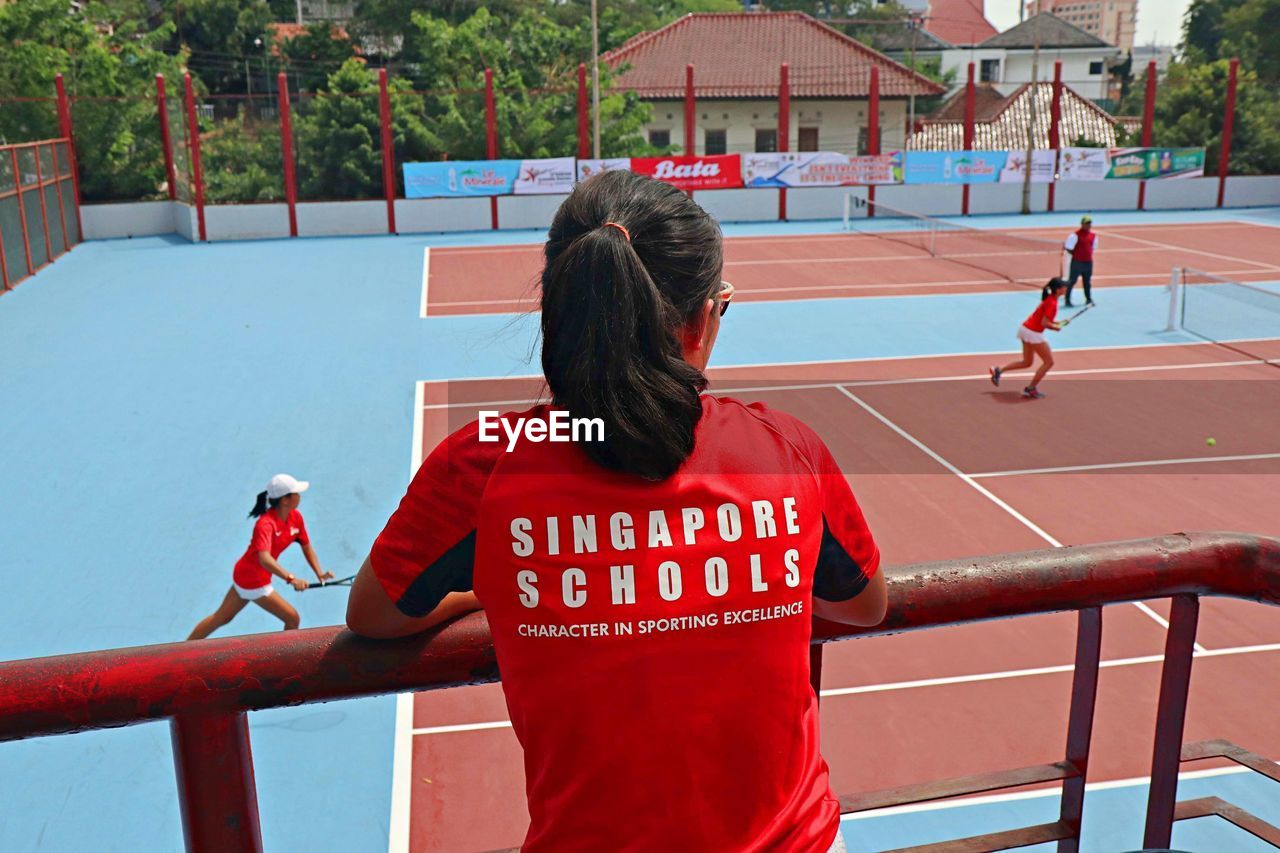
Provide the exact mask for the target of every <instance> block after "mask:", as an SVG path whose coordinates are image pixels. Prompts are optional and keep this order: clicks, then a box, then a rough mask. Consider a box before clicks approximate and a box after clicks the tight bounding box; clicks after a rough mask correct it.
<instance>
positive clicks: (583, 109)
mask: <svg viewBox="0 0 1280 853" xmlns="http://www.w3.org/2000/svg"><path fill="white" fill-rule="evenodd" d="M589 113H590V110H589V109H588V108H587V66H586V64H584V63H578V159H579V160H585V159H587V157H589V156H591V153H590V152H591V139H590V137H589V135H588V131H587V121H588V119H589V118H590V116H589Z"/></svg>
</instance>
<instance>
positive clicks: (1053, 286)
mask: <svg viewBox="0 0 1280 853" xmlns="http://www.w3.org/2000/svg"><path fill="white" fill-rule="evenodd" d="M1066 286H1067V282H1066V281H1065V280H1063V279H1060V278H1058V277H1057V276H1054V277H1053V278H1051V279H1049V281H1048V283H1047V284H1045V286H1044V287H1043V288H1041V290H1040V300H1041V301H1042V302H1043V301H1044V300H1046V299H1048V298H1049V294H1050V293H1053V292H1054V291H1055V290H1057V289H1058V288H1060V287H1066Z"/></svg>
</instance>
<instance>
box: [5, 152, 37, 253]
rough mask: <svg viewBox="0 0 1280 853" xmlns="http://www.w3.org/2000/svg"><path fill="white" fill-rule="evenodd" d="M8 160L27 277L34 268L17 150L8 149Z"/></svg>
mask: <svg viewBox="0 0 1280 853" xmlns="http://www.w3.org/2000/svg"><path fill="white" fill-rule="evenodd" d="M9 158H10V161H11V162H12V163H13V186H14V189H15V191H16V192H15V193H14V197H15V198H17V199H18V222H19V223H21V225H22V247H23V249H24V250H25V251H26V255H27V275H35V274H36V268H35V266H34V265H32V263H31V233H30V232H29V231H28V230H27V205H26V202H24V201H23V200H22V167H21V165H20V164H19V163H18V149H17V148H10V149H9Z"/></svg>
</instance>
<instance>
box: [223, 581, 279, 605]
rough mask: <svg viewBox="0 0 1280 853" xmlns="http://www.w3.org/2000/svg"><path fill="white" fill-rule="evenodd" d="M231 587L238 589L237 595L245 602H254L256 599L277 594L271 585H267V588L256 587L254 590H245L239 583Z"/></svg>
mask: <svg viewBox="0 0 1280 853" xmlns="http://www.w3.org/2000/svg"><path fill="white" fill-rule="evenodd" d="M231 585H232V586H233V587H235V588H236V594H237V595H239V596H240V597H241V598H243V599H244V600H245V601H253V600H254V599H255V598H266V597H267V596H268V595H270V594H271V593H273V592H275V588H274V587H272V586H271V584H267V585H266V586H255V587H254V588H253V589H245V588H244V587H242V586H240V584H238V583H233V584H231Z"/></svg>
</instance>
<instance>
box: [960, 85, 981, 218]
mask: <svg viewBox="0 0 1280 853" xmlns="http://www.w3.org/2000/svg"><path fill="white" fill-rule="evenodd" d="M976 95H977V93H976V92H975V91H974V88H973V63H972V62H970V63H969V80H968V82H967V83H966V84H965V90H964V150H965V151H972V150H973V137H974V127H973V124H974V112H975V106H974V99H975V97H976ZM960 212H961V213H962V214H963V215H965V216H968V215H969V182H968V181H965V182H964V187H963V188H961V190H960Z"/></svg>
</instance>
